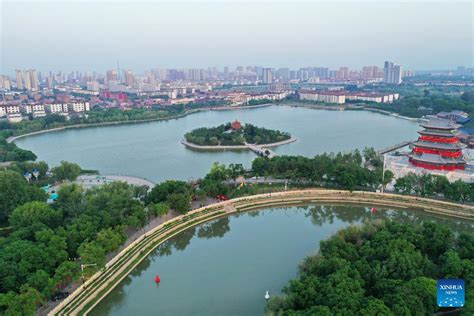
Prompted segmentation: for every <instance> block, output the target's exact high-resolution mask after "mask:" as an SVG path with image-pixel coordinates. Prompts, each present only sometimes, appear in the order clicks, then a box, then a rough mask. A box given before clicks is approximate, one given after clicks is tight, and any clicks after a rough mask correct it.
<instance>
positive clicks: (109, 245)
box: [97, 227, 127, 253]
mask: <svg viewBox="0 0 474 316" xmlns="http://www.w3.org/2000/svg"><path fill="white" fill-rule="evenodd" d="M125 240H127V235H125V233H124V231H123V228H120V227H118V228H116V229H112V228H110V227H109V228H106V229H103V230H101V231H100V232H99V233H98V234H97V244H98V245H99V246H101V247H102V248H103V249H104V251H105V253H109V252H112V251H114V250H116V249H117V248H118V247H120V246H121V245H122V244H123V243H124V242H125Z"/></svg>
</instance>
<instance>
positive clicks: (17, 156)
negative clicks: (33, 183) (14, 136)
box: [0, 136, 36, 162]
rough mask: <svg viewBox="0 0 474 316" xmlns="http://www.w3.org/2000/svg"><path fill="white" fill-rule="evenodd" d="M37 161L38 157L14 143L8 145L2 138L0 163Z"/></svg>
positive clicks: (0, 140)
mask: <svg viewBox="0 0 474 316" xmlns="http://www.w3.org/2000/svg"><path fill="white" fill-rule="evenodd" d="M28 160H36V155H35V154H34V153H33V152H31V151H29V150H25V149H21V148H18V147H17V146H16V145H15V144H14V143H8V142H7V141H6V139H5V138H3V137H1V136H0V162H4V161H28Z"/></svg>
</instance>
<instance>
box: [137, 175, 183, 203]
mask: <svg viewBox="0 0 474 316" xmlns="http://www.w3.org/2000/svg"><path fill="white" fill-rule="evenodd" d="M174 193H180V194H185V195H189V196H190V195H191V186H190V185H189V184H188V183H187V182H184V181H177V180H167V181H165V182H162V183H160V184H157V185H155V187H154V188H153V189H152V190H151V191H150V193H148V196H147V199H146V200H147V203H160V202H166V201H167V198H168V196H169V195H170V194H174Z"/></svg>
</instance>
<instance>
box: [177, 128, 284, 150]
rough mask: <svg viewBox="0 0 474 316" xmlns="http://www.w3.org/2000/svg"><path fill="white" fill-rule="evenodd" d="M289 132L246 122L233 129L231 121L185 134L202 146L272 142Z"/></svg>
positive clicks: (280, 139) (190, 140)
mask: <svg viewBox="0 0 474 316" xmlns="http://www.w3.org/2000/svg"><path fill="white" fill-rule="evenodd" d="M290 137H291V136H290V134H288V133H284V132H280V131H277V130H270V129H266V128H262V127H257V126H254V125H252V124H245V125H244V126H243V127H242V128H241V129H239V130H232V126H231V123H227V124H223V125H219V126H217V127H212V128H207V127H201V128H197V129H195V130H192V131H191V132H189V133H186V134H185V135H184V138H185V139H186V140H187V141H188V142H190V143H194V144H197V145H202V146H217V145H223V146H232V145H244V144H245V143H246V142H247V143H250V144H270V143H276V142H281V141H284V140H287V139H289V138H290Z"/></svg>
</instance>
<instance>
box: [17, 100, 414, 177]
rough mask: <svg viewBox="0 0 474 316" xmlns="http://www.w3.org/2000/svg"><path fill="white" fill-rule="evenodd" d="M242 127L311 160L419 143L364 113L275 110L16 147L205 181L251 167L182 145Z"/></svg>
mask: <svg viewBox="0 0 474 316" xmlns="http://www.w3.org/2000/svg"><path fill="white" fill-rule="evenodd" d="M235 119H238V120H240V121H241V122H243V123H252V124H255V125H257V126H261V127H267V128H271V129H280V130H282V131H287V132H290V133H291V134H292V135H293V136H295V137H297V138H298V141H297V142H295V143H292V144H287V145H283V146H280V147H278V148H276V149H275V152H277V153H279V154H292V155H305V156H314V155H316V154H319V153H323V152H339V151H349V150H352V149H355V148H359V149H362V148H364V147H365V146H373V147H375V148H379V149H380V148H384V147H387V146H389V145H392V144H395V143H399V142H401V141H405V140H409V139H414V138H415V137H416V131H417V130H418V129H419V127H418V125H417V124H416V123H414V122H410V121H406V120H402V119H396V118H393V117H389V116H385V115H381V114H376V113H371V112H366V111H345V112H341V111H323V110H313V109H305V108H291V107H286V106H285V107H284V106H271V107H265V108H259V109H252V110H236V111H210V112H201V113H197V114H193V115H190V116H187V117H184V118H180V119H177V120H170V121H163V122H153V123H146V124H139V125H121V126H113V127H100V128H87V129H79V130H67V131H61V132H56V133H49V134H44V135H37V136H32V137H27V138H24V139H19V140H18V141H17V142H16V143H17V144H18V145H19V146H20V147H22V148H27V149H30V150H33V151H34V152H35V153H36V154H37V155H38V158H39V160H44V161H46V162H48V163H49V164H50V165H51V166H54V165H56V164H58V163H59V162H60V161H61V160H68V161H72V162H76V163H78V164H80V165H81V166H82V167H83V168H88V169H96V170H99V171H100V172H101V173H104V174H125V175H134V176H141V177H145V178H148V179H150V180H153V181H162V180H166V179H182V180H188V179H190V178H196V177H200V176H203V175H205V174H206V173H207V172H208V171H209V169H210V166H211V165H212V163H213V162H214V161H219V162H221V163H226V164H228V163H231V162H234V163H243V164H244V165H246V166H250V163H251V161H252V160H253V159H254V158H255V154H253V153H251V152H248V151H241V152H235V151H227V152H199V151H192V150H190V149H187V148H185V147H184V146H183V145H182V144H181V143H180V140H181V139H182V138H183V135H184V134H185V133H186V132H188V131H190V130H192V129H194V128H197V127H202V126H216V125H219V124H222V123H225V122H229V121H231V120H235Z"/></svg>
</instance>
